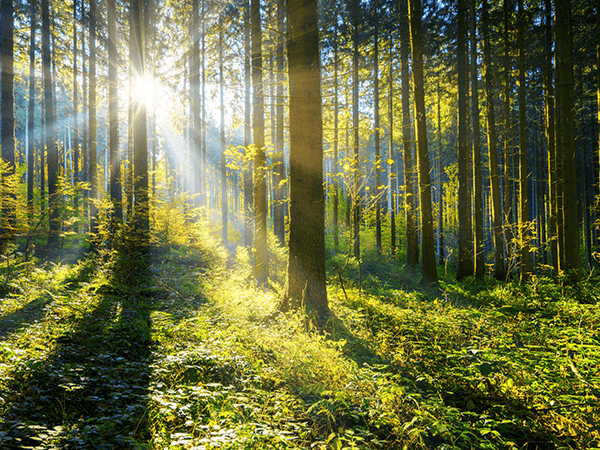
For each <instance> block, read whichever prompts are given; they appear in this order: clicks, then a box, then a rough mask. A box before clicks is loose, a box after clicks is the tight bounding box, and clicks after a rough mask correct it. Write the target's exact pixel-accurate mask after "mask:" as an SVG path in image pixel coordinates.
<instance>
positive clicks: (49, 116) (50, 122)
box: [42, 0, 60, 248]
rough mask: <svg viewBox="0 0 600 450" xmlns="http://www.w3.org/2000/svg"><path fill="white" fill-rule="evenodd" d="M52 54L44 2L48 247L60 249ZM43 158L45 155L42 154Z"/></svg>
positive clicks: (43, 65)
mask: <svg viewBox="0 0 600 450" xmlns="http://www.w3.org/2000/svg"><path fill="white" fill-rule="evenodd" d="M51 59H52V58H51V52H50V6H49V4H48V0H42V67H43V73H44V115H45V124H46V147H47V149H48V197H49V199H50V204H49V207H50V215H49V218H50V230H49V234H48V247H51V248H53V247H58V242H59V233H58V231H59V227H60V224H59V222H58V213H59V211H58V208H56V200H57V187H58V186H57V185H58V148H57V144H56V131H55V130H56V128H55V122H56V117H55V115H54V113H55V108H54V96H53V92H52V75H51V72H50V67H51V63H52V61H51ZM42 158H43V153H42Z"/></svg>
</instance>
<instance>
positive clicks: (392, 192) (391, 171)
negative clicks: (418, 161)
mask: <svg viewBox="0 0 600 450" xmlns="http://www.w3.org/2000/svg"><path fill="white" fill-rule="evenodd" d="M393 47H394V46H393V40H392V34H391V33H390V47H389V58H390V67H389V71H390V73H389V79H388V122H389V127H390V130H389V133H388V134H389V141H388V145H389V153H388V158H389V159H388V177H389V179H388V181H389V184H390V188H389V194H388V198H389V200H388V201H389V208H390V212H389V214H390V253H391V255H392V258H394V257H395V256H396V245H397V244H396V181H397V171H398V169H397V168H395V167H394V161H395V154H394V77H393V72H394V71H393V68H394V63H393V56H392V55H393Z"/></svg>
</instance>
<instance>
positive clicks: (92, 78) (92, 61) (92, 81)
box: [48, 0, 98, 245]
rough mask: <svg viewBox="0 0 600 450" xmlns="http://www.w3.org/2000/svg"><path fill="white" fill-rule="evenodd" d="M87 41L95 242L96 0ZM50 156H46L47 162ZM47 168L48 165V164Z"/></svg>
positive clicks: (93, 234)
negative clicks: (88, 51) (88, 49)
mask: <svg viewBox="0 0 600 450" xmlns="http://www.w3.org/2000/svg"><path fill="white" fill-rule="evenodd" d="M89 42H90V58H89V90H88V97H89V100H88V105H89V111H88V123H89V132H88V141H89V143H88V150H89V165H88V170H89V176H88V181H89V182H90V188H91V191H90V199H91V202H90V232H91V234H92V239H91V243H92V245H95V244H96V239H95V237H94V236H95V234H96V233H97V232H98V222H97V220H98V217H97V216H98V207H97V205H96V201H97V200H98V158H97V154H96V153H97V148H98V141H97V138H98V119H97V118H96V52H97V49H96V0H90V12H89ZM49 159H50V158H48V163H49V162H50V161H49ZM48 169H50V167H49V166H48Z"/></svg>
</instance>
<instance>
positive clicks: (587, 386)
mask: <svg viewBox="0 0 600 450" xmlns="http://www.w3.org/2000/svg"><path fill="white" fill-rule="evenodd" d="M284 257H285V254H284V253H283V252H282V251H281V250H277V253H276V259H275V260H274V266H273V268H274V269H275V273H274V278H273V280H272V283H271V284H272V285H273V287H274V289H275V290H276V291H280V290H282V286H283V280H282V277H283V275H284V274H283V270H284V267H285V266H284V264H282V262H281V261H282V258H284ZM233 259H235V261H237V262H234V261H233V260H231V259H230V260H229V261H227V260H226V257H225V255H224V253H223V251H222V249H218V248H217V247H215V246H214V245H213V244H211V246H209V247H207V248H203V247H202V246H200V245H196V246H193V247H184V246H180V247H176V248H175V247H174V248H158V247H157V248H156V249H155V250H154V251H153V253H152V256H150V257H149V259H148V267H147V270H142V269H141V267H143V265H142V264H140V262H139V261H127V260H126V259H123V258H113V259H111V260H110V261H109V262H108V263H105V262H99V261H98V260H94V258H88V259H85V260H82V261H80V262H79V263H77V264H66V263H63V264H52V263H45V264H43V263H41V262H39V261H37V262H35V264H34V263H29V264H22V265H19V263H17V262H16V261H14V260H13V261H10V264H9V263H8V262H5V264H4V266H1V267H0V276H2V277H4V278H3V280H5V281H4V283H3V285H4V286H5V287H4V288H3V289H4V292H3V296H4V298H3V299H2V301H1V302H0V447H2V448H7V449H10V448H23V447H30V448H139V449H143V448H156V449H164V448H170V449H189V448H194V449H196V450H198V449H213V448H225V449H262V448H274V449H304V448H315V449H334V450H341V449H345V448H347V449H352V448H361V449H378V448H381V449H389V448H391V449H395V448H398V449H402V448H407V449H412V448H432V449H433V448H438V449H450V448H456V449H471V448H472V449H482V448H487V449H505V448H528V449H536V448H539V449H546V448H564V449H568V448H573V449H575V448H598V447H600V443H599V442H600V406H599V405H600V402H599V397H600V332H599V331H598V330H600V326H599V325H600V311H599V309H598V296H599V295H600V288H599V287H598V279H596V278H593V277H592V278H589V279H586V280H584V281H582V282H581V283H579V284H578V285H576V286H568V287H566V286H563V287H561V286H560V285H559V284H556V283H554V282H553V281H552V280H549V279H546V278H534V279H533V280H532V282H531V283H529V284H527V285H524V286H520V285H518V284H502V283H496V282H494V281H493V280H485V281H484V282H480V281H476V280H474V279H469V280H466V281H465V282H463V283H455V282H454V281H452V280H448V279H443V281H442V283H441V290H440V291H430V292H424V291H422V290H421V289H420V287H419V276H418V274H416V273H415V272H413V271H412V270H411V269H410V268H407V267H406V266H403V265H402V264H401V263H399V262H396V261H390V260H388V259H386V258H385V257H378V256H377V255H375V254H369V253H367V254H366V255H365V256H364V259H363V261H362V262H361V276H360V278H359V277H358V263H357V262H356V261H353V260H350V261H349V262H348V264H346V259H345V257H343V256H335V257H331V258H330V260H329V262H328V264H329V281H330V283H329V288H328V289H329V300H330V306H331V309H332V316H331V318H330V321H329V322H328V324H327V326H326V328H325V330H316V329H312V328H310V327H309V328H307V327H306V323H305V321H304V320H303V318H302V317H300V316H299V315H294V314H289V315H285V316H284V315H280V314H278V313H277V312H276V307H277V302H278V295H279V294H278V293H277V292H276V291H265V290H260V289H256V288H255V287H254V286H253V285H252V283H251V282H250V281H249V273H250V272H249V270H248V267H247V264H248V257H247V255H246V254H245V253H244V252H238V254H237V256H236V257H235V258H233ZM342 269H343V270H342ZM131 273H134V274H135V278H134V277H132V276H131V275H130V274H131ZM0 281H2V280H0ZM359 282H360V285H359ZM342 286H343V287H342ZM359 287H360V289H359Z"/></svg>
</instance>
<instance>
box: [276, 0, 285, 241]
mask: <svg viewBox="0 0 600 450" xmlns="http://www.w3.org/2000/svg"><path fill="white" fill-rule="evenodd" d="M284 8H285V6H284V0H277V58H276V63H277V101H276V104H277V106H276V114H277V123H276V126H277V130H276V134H275V165H274V167H273V173H274V175H275V178H274V181H275V186H273V191H274V194H275V199H274V200H275V205H274V206H273V228H274V230H273V231H274V233H275V236H276V237H277V239H278V240H279V243H280V244H281V245H285V214H284V201H285V198H284V187H283V185H282V182H283V180H284V179H285V164H284V160H283V129H284V111H283V108H284V102H283V96H284V92H283V87H284V83H285V72H284V70H285V62H284V38H283V36H284V28H283V27H284V16H285V9H284Z"/></svg>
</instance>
